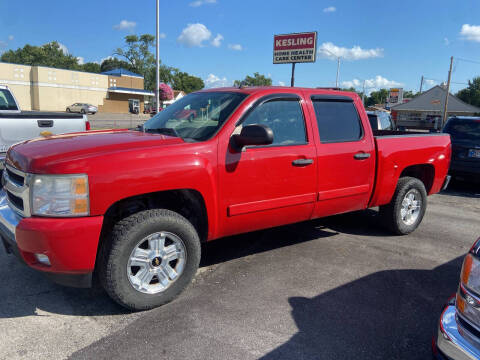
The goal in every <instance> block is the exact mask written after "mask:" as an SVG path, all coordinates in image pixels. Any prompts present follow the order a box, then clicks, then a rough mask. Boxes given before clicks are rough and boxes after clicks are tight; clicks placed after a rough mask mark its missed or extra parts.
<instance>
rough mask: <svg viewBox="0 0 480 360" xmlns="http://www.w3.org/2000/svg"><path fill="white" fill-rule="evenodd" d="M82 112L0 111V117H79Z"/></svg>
mask: <svg viewBox="0 0 480 360" xmlns="http://www.w3.org/2000/svg"><path fill="white" fill-rule="evenodd" d="M82 117H83V114H71V113H62V112H44V111H21V112H18V113H8V112H2V111H0V118H9V119H30V118H35V119H81V118H82Z"/></svg>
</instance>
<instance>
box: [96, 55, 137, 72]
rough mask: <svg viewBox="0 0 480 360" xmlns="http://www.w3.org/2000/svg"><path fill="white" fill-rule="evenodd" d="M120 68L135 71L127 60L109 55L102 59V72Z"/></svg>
mask: <svg viewBox="0 0 480 360" xmlns="http://www.w3.org/2000/svg"><path fill="white" fill-rule="evenodd" d="M119 68H123V69H126V70H129V71H133V67H132V66H131V65H130V63H128V62H126V61H125V60H120V59H117V58H115V57H109V58H107V59H105V60H103V61H102V64H101V65H100V72H105V71H110V70H114V69H119Z"/></svg>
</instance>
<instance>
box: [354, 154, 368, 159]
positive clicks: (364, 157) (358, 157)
mask: <svg viewBox="0 0 480 360" xmlns="http://www.w3.org/2000/svg"><path fill="white" fill-rule="evenodd" d="M353 157H354V159H355V160H365V159H368V158H369V157H370V154H369V153H364V152H359V153H356V154H355V155H353Z"/></svg>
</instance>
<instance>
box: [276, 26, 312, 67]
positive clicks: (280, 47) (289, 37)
mask: <svg viewBox="0 0 480 360" xmlns="http://www.w3.org/2000/svg"><path fill="white" fill-rule="evenodd" d="M316 52H317V32H316V31H313V32H306V33H295V34H283V35H274V38H273V63H274V64H289V63H308V62H315V60H316Z"/></svg>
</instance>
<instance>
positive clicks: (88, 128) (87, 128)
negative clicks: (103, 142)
mask: <svg viewBox="0 0 480 360" xmlns="http://www.w3.org/2000/svg"><path fill="white" fill-rule="evenodd" d="M85 130H86V131H88V130H90V121H88V120H87V122H86V123H85Z"/></svg>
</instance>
